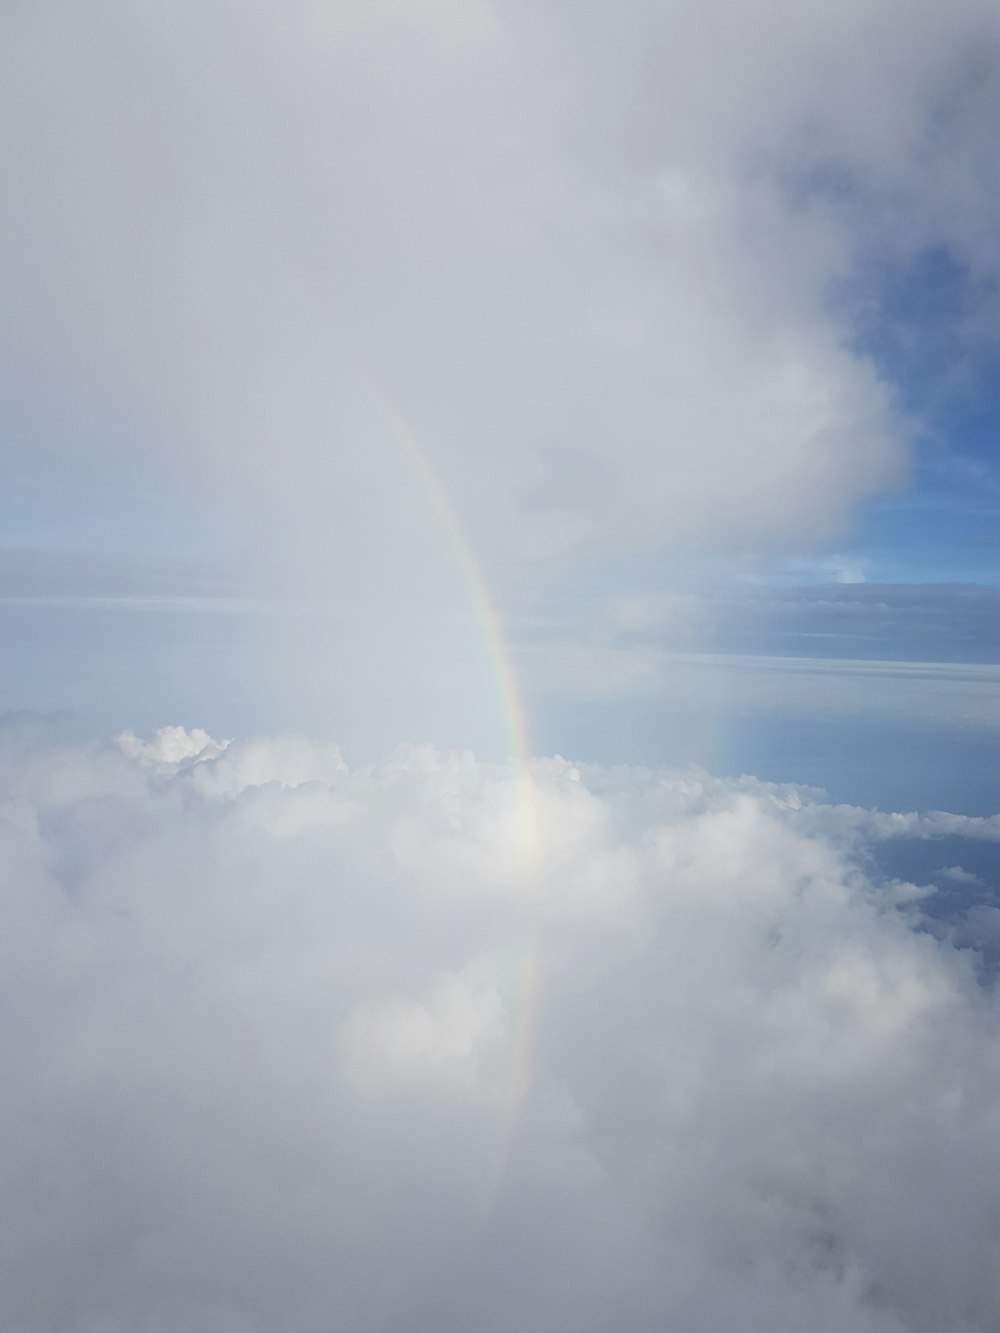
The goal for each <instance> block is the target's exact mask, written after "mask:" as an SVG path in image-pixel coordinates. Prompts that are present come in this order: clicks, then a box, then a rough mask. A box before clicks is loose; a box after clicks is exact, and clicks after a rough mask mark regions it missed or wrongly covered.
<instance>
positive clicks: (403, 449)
mask: <svg viewBox="0 0 1000 1333" xmlns="http://www.w3.org/2000/svg"><path fill="white" fill-rule="evenodd" d="M351 360H352V362H353V363H354V365H355V368H356V369H357V371H358V375H359V378H360V379H361V381H362V383H363V384H364V387H365V390H366V392H367V394H368V397H369V398H370V399H371V401H372V403H373V404H374V406H375V407H376V408H377V410H378V413H379V415H380V416H381V418H382V420H383V421H384V422H385V424H386V426H387V428H388V430H389V432H390V434H391V436H392V439H393V441H394V442H395V444H396V446H397V447H398V449H399V451H400V453H402V454H403V456H404V457H405V458H406V460H407V462H408V464H409V465H410V468H411V470H412V472H413V474H414V476H415V477H416V478H417V480H418V481H419V482H420V485H421V488H422V490H423V493H424V497H425V499H426V501H427V504H428V507H429V508H430V510H431V512H432V514H433V515H434V518H435V519H436V520H437V523H438V526H439V530H440V532H441V533H442V534H443V536H444V539H445V542H446V545H447V549H448V552H449V554H450V555H451V557H452V559H453V561H454V566H455V569H456V570H457V572H458V574H459V576H460V578H461V582H462V585H463V586H464V588H465V591H466V593H467V594H468V597H469V601H470V603H471V605H472V608H473V610H474V612H475V615H476V618H477V620H478V622H479V624H480V626H481V628H482V633H483V638H484V640H485V643H486V647H487V651H488V654H489V659H490V664H491V667H492V672H493V676H494V678H495V681H496V687H497V694H498V696H499V699H500V704H501V708H502V711H503V717H504V724H505V730H506V733H507V738H508V743H509V749H510V763H511V769H512V773H513V777H514V782H515V787H516V799H517V810H518V827H519V839H518V842H519V851H520V855H519V862H520V871H521V873H522V875H523V876H524V877H525V878H526V879H527V880H528V881H529V882H530V881H531V880H532V879H534V877H535V874H536V872H537V865H538V851H539V846H538V835H539V824H538V799H537V791H536V786H535V780H534V777H533V775H532V771H531V747H530V742H529V737H528V721H527V714H526V710H525V707H524V701H523V699H522V696H521V689H520V686H519V684H518V679H517V674H516V672H515V670H514V664H513V661H512V659H511V655H510V649H509V647H508V645H507V642H506V639H505V638H504V634H503V629H502V622H501V619H500V616H499V614H498V613H497V609H496V607H495V605H494V603H493V599H492V597H491V595H490V590H489V587H488V585H487V583H486V579H485V577H484V576H483V571H482V567H481V565H480V563H479V559H478V557H477V556H476V553H475V550H474V548H473V546H472V543H471V542H470V541H469V539H468V537H467V536H466V534H465V529H464V528H463V526H462V523H461V520H460V519H459V516H458V514H457V512H456V510H455V507H454V505H453V504H452V501H451V499H450V497H449V495H448V492H447V491H446V489H445V487H444V485H443V484H442V482H441V479H440V477H439V476H438V474H437V472H436V471H435V469H434V466H433V464H432V463H431V461H430V458H429V457H428V455H427V452H426V450H425V449H424V448H423V446H422V445H421V443H420V439H419V436H418V435H417V433H416V431H415V430H414V428H413V426H412V425H411V424H410V422H409V421H408V419H407V418H406V416H405V415H404V414H403V412H402V411H401V409H400V407H399V405H398V403H397V402H396V400H395V398H394V397H393V395H392V394H391V393H390V392H389V391H388V389H387V388H386V386H385V384H384V382H383V381H382V380H381V379H380V378H379V376H378V375H377V374H376V373H375V370H374V368H373V367H372V365H371V364H370V362H369V361H368V360H367V359H365V358H364V357H362V356H360V355H359V354H358V353H357V352H356V351H355V352H354V353H353V355H352V356H351ZM517 971H518V974H519V975H518V977H517V979H516V982H515V994H516V999H515V1003H514V1021H513V1023H512V1024H511V1030H510V1034H509V1038H508V1054H507V1069H506V1073H505V1078H504V1091H503V1096H502V1099H501V1110H500V1136H499V1144H498V1147H497V1149H496V1155H495V1161H494V1163H493V1165H492V1168H491V1170H490V1172H489V1175H490V1181H489V1187H488V1190H487V1197H486V1202H485V1209H484V1215H485V1216H486V1217H488V1216H489V1215H490V1214H492V1211H493V1208H494V1205H495V1203H496V1200H497V1198H498V1196H499V1194H500V1191H501V1189H502V1186H503V1182H504V1177H505V1175H506V1171H507V1163H508V1160H509V1158H510V1152H511V1149H512V1147H513V1144H514V1141H515V1138H516V1136H517V1130H518V1126H519V1123H520V1120H521V1114H522V1111H523V1109H524V1105H525V1102H526V1100H527V1097H528V1093H529V1092H530V1089H531V1084H532V1075H533V1066H534V1045H535V1040H534V1039H535V1032H536V1030H537V1022H538V1009H539V1000H540V989H541V957H540V950H539V947H538V945H537V943H536V942H532V943H529V944H528V945H527V946H526V947H525V948H524V950H523V952H522V954H521V957H520V960H519V965H518V968H517Z"/></svg>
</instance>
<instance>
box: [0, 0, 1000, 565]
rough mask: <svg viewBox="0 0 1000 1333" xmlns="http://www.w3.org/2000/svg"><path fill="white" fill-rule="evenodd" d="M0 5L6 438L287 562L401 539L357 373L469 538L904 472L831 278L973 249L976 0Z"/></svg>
mask: <svg viewBox="0 0 1000 1333" xmlns="http://www.w3.org/2000/svg"><path fill="white" fill-rule="evenodd" d="M3 23H4V40H3V42H2V44H0V49H2V51H3V53H4V54H3V56H2V57H0V59H2V62H3V64H2V66H0V82H2V85H3V88H4V104H5V113H4V124H5V126H6V127H7V128H6V131H5V133H6V136H7V137H6V138H5V140H4V141H3V144H2V145H0V151H2V162H3V172H4V178H5V179H6V180H7V182H8V189H7V190H6V191H5V202H4V205H3V211H2V215H0V228H2V235H3V239H4V245H3V252H4V253H5V254H7V255H8V256H10V263H9V266H8V268H7V269H6V271H5V272H4V273H3V282H4V290H5V299H6V304H7V309H8V312H9V314H8V321H7V336H6V340H5V344H4V356H3V361H4V365H5V375H6V379H5V383H4V386H3V392H4V404H5V411H6V414H7V420H8V422H10V423H11V429H12V433H13V436H14V437H15V438H19V439H20V440H21V441H23V440H25V439H30V440H31V441H32V442H33V443H34V445H35V447H39V446H40V445H42V446H44V447H47V448H50V449H52V450H54V451H56V453H57V455H62V456H63V457H65V456H66V455H67V454H72V453H73V452H74V451H76V450H83V451H84V453H85V454H87V455H89V456H90V457H94V456H99V455H102V454H103V456H104V457H105V458H106V457H108V456H109V451H110V456H113V457H116V458H117V460H118V463H119V466H120V467H121V468H123V469H133V470H134V469H136V467H139V469H140V472H148V470H149V469H154V470H157V469H158V470H159V471H160V473H161V474H162V476H163V477H164V478H166V479H167V480H168V481H170V483H171V484H172V486H173V487H174V489H175V492H176V498H177V500H178V501H179V502H181V503H188V504H191V505H193V506H194V507H195V508H196V509H197V508H199V507H200V509H201V511H202V519H203V520H204V521H208V519H209V516H212V515H214V516H215V519H216V523H217V524H219V523H230V524H235V525H236V527H237V528H239V524H240V522H241V521H242V520H241V518H240V516H241V515H242V517H243V519H246V518H249V519H250V522H251V524H252V525H256V531H257V534H258V540H259V534H260V533H261V532H265V533H267V534H268V536H267V540H266V541H265V542H264V543H263V546H264V549H263V550H259V551H258V552H257V556H256V559H257V560H258V562H259V563H260V564H261V565H262V567H263V569H264V570H265V571H269V573H270V575H272V576H273V575H274V574H275V572H276V570H277V569H279V568H280V569H281V570H283V572H284V574H285V575H287V576H290V577H292V578H293V579H294V581H295V582H296V583H298V584H301V582H302V581H303V580H305V581H307V582H310V583H313V584H316V583H318V584H321V585H325V586H330V585H340V584H344V585H346V586H347V587H349V588H350V587H356V586H357V585H358V583H359V582H360V583H363V584H364V585H365V586H367V587H369V588H370V587H378V586H383V587H384V586H385V585H387V584H391V585H398V584H399V582H400V581H405V580H406V579H407V578H417V577H418V574H419V571H420V569H421V568H422V567H423V562H424V561H425V560H426V559H427V558H428V557H427V553H428V552H429V551H432V550H433V549H434V533H433V530H434V528H435V526H436V520H435V518H434V515H433V507H432V506H431V507H430V508H429V507H428V500H427V496H426V494H424V492H423V491H422V488H421V486H422V484H421V482H420V480H419V478H415V477H414V475H413V472H412V469H411V465H410V463H409V462H408V461H407V459H406V457H405V453H404V452H401V451H400V448H399V445H398V442H397V441H394V438H393V430H392V427H391V423H390V422H389V420H388V418H387V415H386V405H387V400H388V399H389V398H393V399H395V400H396V401H397V402H398V404H400V405H402V407H403V408H404V409H405V411H406V413H407V414H408V415H409V417H410V418H411V420H412V423H413V425H414V427H415V428H416V431H417V433H418V435H419V436H420V437H421V439H422V440H423V443H424V448H425V451H426V454H427V456H428V458H429V459H430V461H431V463H432V466H433V468H434V469H435V470H436V472H437V473H438V474H439V476H440V477H441V478H442V479H443V481H444V484H445V486H446V488H447V490H448V491H449V492H450V494H451V495H452V496H453V497H454V499H455V502H456V505H457V507H458V509H459V511H460V513H461V515H462V516H463V519H464V520H465V522H466V523H467V525H468V527H469V529H470V530H471V531H473V532H475V533H476V541H477V544H478V545H479V546H480V547H481V549H482V550H483V552H484V553H485V554H486V555H487V556H488V557H489V558H490V559H491V562H492V563H493V564H494V565H495V566H496V568H504V569H506V568H509V566H510V565H511V564H512V563H513V564H515V565H516V564H517V562H518V561H520V560H523V559H524V558H525V557H529V558H531V559H532V560H534V561H539V560H544V559H548V558H557V557H558V558H559V559H568V558H576V557H578V556H579V555H580V554H581V553H591V554H592V553H594V552H595V551H596V552H601V551H604V552H606V551H608V550H617V549H621V548H622V547H629V548H634V547H636V546H637V545H638V546H641V547H644V548H646V549H653V550H661V549H664V548H667V549H674V550H676V549H677V548H678V547H680V548H686V549H690V548H691V547H696V548H704V547H706V546H707V547H710V548H712V549H719V548H724V549H745V548H748V547H749V548H754V547H756V548H760V547H769V546H774V545H778V546H781V545H783V544H788V543H791V544H792V545H793V546H795V545H796V544H798V545H801V544H802V543H804V542H812V541H815V540H823V539H825V538H827V537H829V536H830V535H832V534H834V533H836V532H837V531H840V530H842V528H843V525H844V522H845V520H846V517H847V516H848V515H849V513H850V511H851V509H852V507H853V506H854V505H855V504H856V502H857V501H859V500H860V499H862V498H864V497H865V496H867V495H869V494H870V493H871V492H872V491H873V490H877V489H879V488H881V487H883V486H885V485H891V484H895V483H896V482H897V481H899V480H900V479H901V477H902V476H903V474H904V471H905V439H906V436H907V433H908V426H907V423H906V422H905V420H904V419H903V417H902V416H901V415H900V413H899V412H898V411H897V409H896V406H895V404H894V401H893V395H892V393H891V392H890V391H889V390H888V388H887V387H886V385H884V384H883V383H881V382H880V381H879V379H878V377H877V375H876V373H875V371H874V369H873V367H872V365H871V364H870V362H869V361H868V360H867V359H866V357H865V356H864V355H862V354H861V353H860V352H859V351H858V350H857V348H856V339H855V333H856V328H855V317H856V316H857V314H858V309H857V302H856V301H855V300H854V298H853V297H851V298H850V299H846V300H845V299H843V298H844V294H845V293H848V294H850V293H852V292H856V284H857V281H858V279H859V277H861V276H864V275H868V276H869V277H870V270H869V269H868V268H867V267H866V265H869V264H870V263H871V261H872V260H873V258H877V257H878V256H883V257H884V256H885V255H886V254H887V253H890V252H891V258H892V259H893V261H894V262H897V263H902V264H904V265H905V263H906V262H907V260H908V258H910V257H912V256H914V255H919V254H921V253H923V252H924V251H925V250H927V249H928V248H929V247H935V246H937V247H945V248H947V249H948V250H949V251H950V252H952V253H954V254H955V255H956V256H957V261H956V262H959V263H960V264H962V265H967V266H969V267H970V268H972V269H974V270H975V271H977V272H981V273H983V274H986V275H987V276H988V275H989V274H991V273H993V272H995V269H996V262H997V255H996V253H995V237H996V235H997V234H998V232H997V227H996V221H997V219H996V201H997V198H998V192H997V190H996V189H995V176H996V166H995V161H994V159H995V154H994V152H993V137H992V129H993V125H994V124H995V119H996V114H997V101H998V92H997V87H996V80H995V78H994V77H993V75H992V73H991V68H992V67H991V65H990V63H989V54H990V52H991V51H992V50H993V48H994V46H995V43H996V39H997V35H998V33H997V19H996V11H995V7H993V6H992V5H989V4H986V3H978V0H962V2H961V3H957V4H954V5H949V6H948V7H947V8H944V9H943V8H941V7H928V6H917V7H914V6H912V5H909V4H905V5H904V4H900V3H898V0H877V3H872V0H866V3H864V4H846V5H845V4H837V5H832V4H826V3H822V2H820V0H817V2H816V3H813V4H810V5H807V6H802V5H798V4H791V3H788V0H774V2H773V3H771V4H768V5H766V6H765V7H764V8H763V10H761V9H760V7H757V8H755V10H754V12H753V14H752V15H751V14H750V12H749V11H748V10H747V9H746V7H745V6H743V5H740V4H735V3H728V2H727V3H718V4H714V5H712V6H710V7H707V8H706V7H705V6H702V5H697V4H694V3H688V0H677V2H676V3H673V4H671V5H668V6H664V5H649V4H645V3H641V2H640V3H635V4H632V5H630V6H628V7H627V11H626V13H625V14H623V15H620V14H618V13H617V12H616V13H615V14H614V15H612V13H611V11H610V10H606V11H602V9H601V7H600V6H593V5H579V4H574V5H566V4H560V3H557V2H556V0H551V2H550V3H546V4H543V5H533V6H530V7H525V6H522V5H519V4H516V3H488V2H487V0H482V3H478V2H477V3H472V4H470V3H463V4H456V3H452V0H436V3H433V4H429V5H423V6H421V7H420V9H419V12H414V11H412V9H411V8H410V7H408V6H401V5H399V4H396V3H393V0H377V3H371V4H365V5H355V4H350V3H341V4H335V5H328V4H327V5H320V4H316V3H311V2H309V0H294V2H293V3H288V4H283V5H280V6H278V5H274V4H271V3H258V4H254V5H251V6H250V7H249V8H247V7H241V8H240V9H239V11H238V12H237V11H235V10H234V9H233V8H232V7H231V6H230V5H228V4H225V3H222V2H221V0H218V2H217V0H211V2H210V3H199V4H197V5H193V4H176V3H171V4H154V5H147V6H143V7H142V8H141V9H136V8H135V6H132V5H127V4H122V3H120V0H102V2H101V3H97V4H91V5H88V6H86V7H85V8H80V9H76V10H74V12H73V13H70V14H67V13H66V11H65V8H64V7H63V6H58V5H51V4H48V3H38V4H32V5H13V6H9V7H8V8H7V11H6V13H5V16H4V20H3ZM837 293H840V299H839V301H836V300H834V297H835V295H836V294H837ZM870 295H871V293H870V290H869V289H868V288H867V287H866V299H870ZM372 368H374V373H375V380H376V382H377V383H376V387H375V388H374V390H373V388H372ZM136 458H138V459H139V460H140V463H139V464H137V462H136ZM145 484H146V485H147V487H148V485H149V483H148V481H147V482H146V483H145ZM262 519H264V520H266V522H265V523H263V524H262V523H261V520H262Z"/></svg>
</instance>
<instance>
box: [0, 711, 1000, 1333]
mask: <svg viewBox="0 0 1000 1333" xmlns="http://www.w3.org/2000/svg"><path fill="white" fill-rule="evenodd" d="M0 774H2V806H0V872H2V877H3V881H4V883H5V886H6V888H5V901H6V909H7V910H6V921H5V930H4V940H3V946H2V947H3V990H4V1002H3V1005H2V1007H0V1025H2V1027H0V1031H2V1038H0V1040H2V1043H3V1050H4V1068H5V1076H4V1080H3V1090H2V1094H0V1128H2V1137H0V1143H2V1147H0V1160H2V1171H3V1179H4V1182H5V1185H4V1190H3V1192H2V1202H0V1209H2V1211H3V1222H4V1229H5V1234H6V1235H7V1236H8V1238H9V1243H8V1244H7V1246H5V1249H4V1255H3V1259H2V1266H3V1272H2V1285H3V1288H4V1292H5V1297H4V1302H5V1319H6V1321H7V1323H8V1326H9V1327H11V1328H12V1329H16V1330H18V1333H56V1330H59V1331H60V1333H61V1330H63V1329H65V1328H66V1327H70V1326H71V1327H73V1328H74V1329H79V1330H81V1331H82V1333H98V1331H99V1333H119V1330H125V1329H131V1328H135V1327H142V1328H143V1329H144V1330H145V1329H148V1330H152V1333H174V1331H175V1330H179V1329H182V1328H183V1329H184V1330H185V1331H186V1333H188V1331H194V1333H201V1331H204V1333H207V1331H208V1330H209V1329H211V1330H216V1329H225V1330H229V1331H231V1333H257V1331H258V1330H259V1331H260V1333H263V1331H264V1330H272V1329H274V1328H278V1327H280V1328H282V1329H287V1330H289V1331H290V1333H313V1331H314V1330H315V1331H316V1333H318V1330H320V1329H328V1328H330V1327H331V1326H334V1325H335V1326H337V1327H346V1328H352V1329H357V1330H362V1331H364V1330H368V1329H372V1330H374V1329H384V1328H387V1327H392V1328H399V1327H402V1328H411V1329H414V1330H418V1329H428V1330H429V1329H434V1330H449V1329H454V1330H458V1329H463V1330H464V1329H469V1328H481V1329H497V1330H500V1329H509V1328H511V1327H515V1326H516V1327H522V1328H525V1329H528V1330H532V1329H538V1330H542V1329H545V1330H551V1329H566V1330H569V1329H573V1330H580V1329H593V1330H595V1333H597V1330H606V1329H608V1328H611V1327H614V1328H621V1329H625V1330H640V1329H641V1330H646V1329H652V1328H661V1327H663V1326H664V1324H665V1323H668V1324H670V1325H671V1326H677V1327H683V1328H685V1329H691V1330H693V1331H695V1333H700V1331H702V1330H704V1331H705V1333H717V1331H718V1330H723V1329H726V1330H728V1329H733V1328H740V1329H761V1330H764V1329H767V1330H779V1331H780V1330H788V1331H789V1333H791V1331H792V1330H799V1329H802V1328H804V1327H808V1328H815V1329H828V1330H831V1333H833V1331H834V1330H842V1331H843V1333H859V1330H865V1331H867V1333H902V1331H903V1330H907V1331H908V1333H939V1330H940V1329H941V1328H946V1327H947V1328H955V1329H964V1330H968V1331H971V1330H982V1331H983V1333H985V1331H986V1330H988V1329H992V1328H994V1327H995V1326H996V1323H997V1319H998V1316H1000V1287H998V1283H997V1276H996V1266H995V1262H994V1255H995V1249H996V1243H997V1222H996V1218H997V1205H998V1201H1000V1167H998V1165H997V1156H996V1153H995V1151H994V1145H995V1132H996V1130H995V1127H996V1117H997V1108H998V1099H1000V1057H998V1054H997V1052H998V1050H1000V1044H998V1042H997V1037H998V1035H1000V1034H998V1030H997V1028H998V1014H997V1011H996V1005H995V999H994V995H993V993H992V991H990V990H988V989H986V988H984V987H983V986H981V985H979V984H977V981H976V976H975V967H974V964H975V961H976V955H975V954H974V953H973V952H971V951H970V949H969V948H962V947H959V944H960V943H962V941H961V940H956V939H946V938H944V936H943V934H941V932H939V936H940V937H935V936H934V935H933V934H931V933H930V932H929V931H927V930H922V929H920V916H919V912H920V910H921V902H920V897H919V894H917V893H916V892H915V891H907V890H906V887H905V886H900V885H881V884H879V883H876V882H875V881H873V879H872V878H871V877H870V872H869V871H868V870H866V868H865V867H866V866H867V865H868V862H867V860H866V852H867V848H868V847H869V846H870V845H871V841H872V839H873V838H874V839H879V838H883V837H885V836H888V835H894V833H895V831H896V829H897V827H901V825H899V824H898V821H900V820H902V821H903V823H904V824H905V826H906V830H907V833H908V834H909V835H912V834H914V833H916V834H918V835H919V836H940V837H942V838H949V837H954V836H956V835H963V834H964V835H966V836H970V837H974V838H979V837H982V836H983V829H984V827H985V824H981V823H976V824H975V827H974V828H973V827H970V826H967V825H966V824H965V823H961V822H956V821H955V819H954V818H950V819H945V818H944V817H943V816H930V817H925V816H892V815H880V814H877V813H876V814H872V813H870V812H858V811H852V810H850V809H845V808H831V807H828V806H824V805H823V804H822V803H821V802H820V801H819V799H818V798H817V797H816V795H815V794H812V793H809V792H808V791H800V790H797V789H795V788H791V787H778V786H770V785H767V784H763V783H759V782H755V781H753V780H751V779H744V780H741V781H739V782H721V781H716V780H713V779H712V778H710V777H709V776H708V775H706V774H703V773H701V772H698V771H685V772H651V771H641V770H636V769H626V768H620V769H613V768H595V767H584V768H581V767H579V766H575V765H572V764H570V763H567V762H566V761H563V760H561V759H552V760H545V761H537V762H536V763H535V765H534V767H533V771H532V776H531V785H530V787H527V786H526V782H527V779H526V778H525V777H524V775H521V776H520V777H518V775H516V774H512V773H511V772H510V771H509V770H508V769H506V768H503V767H491V766H489V765H484V764H481V763H479V762H477V761H476V760H475V759H473V758H472V757H471V756H469V755H461V754H450V755H449V754H443V753H440V752H438V751H436V750H433V749H430V748H427V747H423V748H412V747H410V748H404V749H400V750H398V751H396V752H394V753H393V754H392V755H390V756H389V757H388V759H386V760H385V761H384V762H383V763H381V764H379V765H377V766H375V767H370V768H364V769H357V770H350V769H348V768H347V766H346V765H345V764H344V763H343V760H342V758H341V756H340V754H339V752H338V751H337V750H336V749H334V748H331V747H325V748H324V747H317V746H314V745H310V744H309V743H307V742H305V741H303V740H301V739H295V738H283V739H277V740H273V741H257V742H253V743H246V742H241V741H234V742H232V743H230V744H228V745H222V744H217V743H215V742H213V741H212V740H211V738H209V737H207V736H206V735H204V734H203V733H199V732H184V731H183V730H181V729H179V728H167V729H165V730H164V731H163V732H161V733H160V734H159V735H158V736H157V737H155V738H153V739H152V740H151V741H145V742H143V741H139V740H137V739H136V738H135V737H134V736H126V737H123V738H122V740H121V741H120V742H119V744H118V745H117V746H115V747H108V746H80V745H75V746H74V745H68V744H66V743H64V742H62V741H61V740H60V739H59V738H58V736H57V735H56V734H54V733H53V732H52V731H51V729H50V730H49V731H48V732H44V731H43V732H41V733H40V732H38V731H37V730H32V729H31V728H29V727H27V726H26V724H21V725H12V726H9V727H8V728H7V729H6V730H5V731H4V733H3V743H2V745H0ZM526 795H528V796H529V797H530V800H531V802H532V803H533V807H534V811H535V814H536V816H537V840H532V838H531V837H530V830H529V831H528V832H526V827H525V821H524V800H525V797H526ZM990 827H992V826H990ZM987 927H989V929H987ZM977 931H978V934H979V935H980V936H982V937H983V938H985V937H986V936H987V935H990V931H992V934H993V935H995V928H994V927H993V924H992V921H989V922H987V921H986V920H985V917H984V919H983V920H982V921H979V922H978V924H977ZM990 938H992V936H990ZM967 942H968V943H973V942H974V941H972V940H971V939H970V940H968V941H967Z"/></svg>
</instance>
